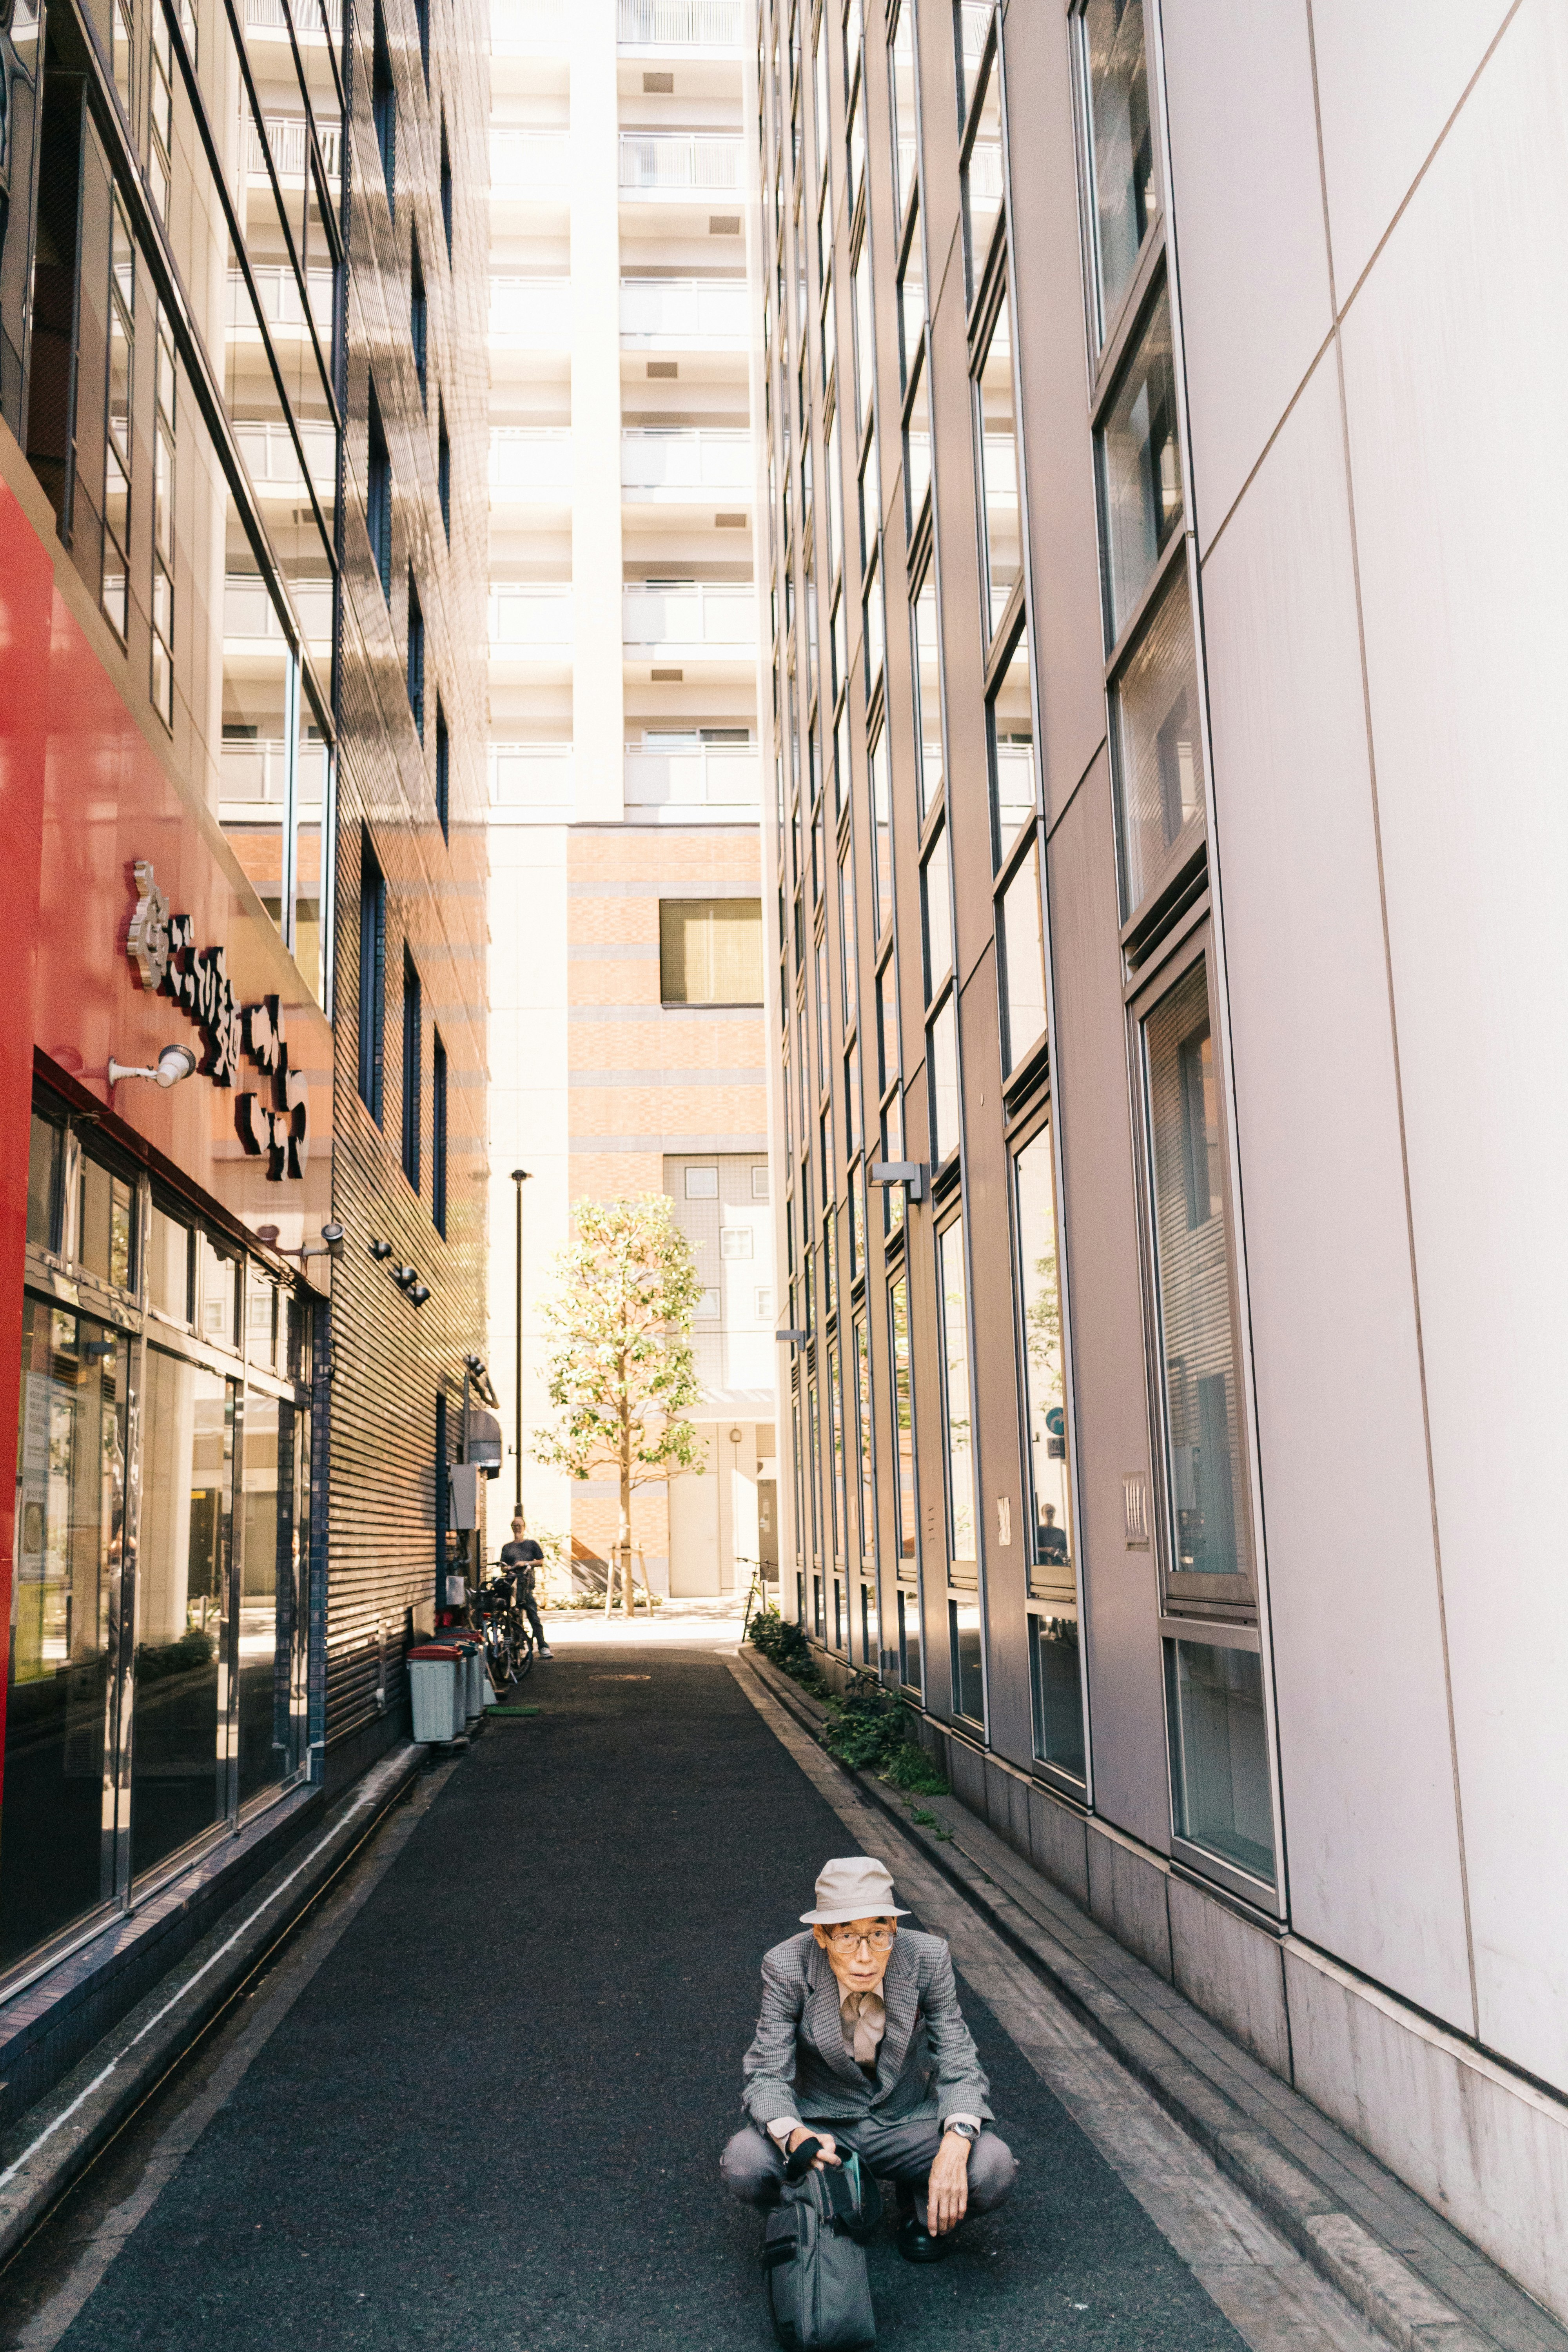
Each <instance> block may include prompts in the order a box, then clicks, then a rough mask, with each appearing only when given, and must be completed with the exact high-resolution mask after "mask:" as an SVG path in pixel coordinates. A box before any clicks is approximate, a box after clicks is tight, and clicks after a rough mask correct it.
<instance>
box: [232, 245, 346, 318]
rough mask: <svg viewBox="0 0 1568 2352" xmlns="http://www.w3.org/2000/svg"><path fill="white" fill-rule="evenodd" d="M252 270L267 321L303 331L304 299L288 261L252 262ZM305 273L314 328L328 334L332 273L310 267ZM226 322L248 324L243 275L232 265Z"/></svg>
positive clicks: (247, 301) (247, 300)
mask: <svg viewBox="0 0 1568 2352" xmlns="http://www.w3.org/2000/svg"><path fill="white" fill-rule="evenodd" d="M251 274H252V276H253V277H254V278H255V279H256V290H257V292H258V294H259V296H260V297H261V315H262V317H263V318H264V319H265V320H266V321H267V323H268V326H269V327H284V328H294V329H297V330H300V331H303V328H304V325H305V300H304V297H303V295H302V294H301V293H300V281H299V279H298V278H296V277H295V275H294V272H293V270H292V269H291V268H289V265H288V263H287V262H276V261H263V262H259V263H253V264H252V265H251ZM305 275H306V279H307V281H308V283H309V286H310V312H311V316H312V317H313V318H314V320H315V322H316V329H317V331H318V333H320V334H321V335H328V336H330V335H331V331H332V273H331V270H330V269H310V270H307V271H306V273H305ZM228 324H229V325H230V326H231V327H245V326H248V325H249V324H250V297H249V295H248V294H247V292H246V290H245V279H244V278H243V277H242V276H241V275H240V273H239V271H238V270H237V269H231V270H230V271H229V273H228Z"/></svg>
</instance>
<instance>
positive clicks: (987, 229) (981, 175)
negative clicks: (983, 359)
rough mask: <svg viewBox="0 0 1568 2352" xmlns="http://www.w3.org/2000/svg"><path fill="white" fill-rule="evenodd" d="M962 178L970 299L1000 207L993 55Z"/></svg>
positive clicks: (997, 79)
mask: <svg viewBox="0 0 1568 2352" xmlns="http://www.w3.org/2000/svg"><path fill="white" fill-rule="evenodd" d="M1001 210H1002V79H1001V76H1000V74H999V73H998V71H997V69H996V64H995V60H994V58H993V60H992V64H991V68H990V70H989V72H988V73H987V74H986V77H985V88H984V92H983V94H982V96H981V99H980V102H979V114H978V118H977V121H976V123H975V131H974V137H973V142H972V143H971V145H970V149H969V153H968V155H967V157H966V159H965V162H964V165H963V260H964V270H965V274H966V278H967V284H968V295H969V299H970V300H971V301H972V302H973V299H974V295H975V289H977V287H978V286H979V284H980V280H981V278H982V277H983V276H984V269H985V259H986V256H987V255H988V253H989V252H990V250H991V239H992V236H993V235H994V231H995V227H996V222H997V218H998V216H999V215H1000V213H1001Z"/></svg>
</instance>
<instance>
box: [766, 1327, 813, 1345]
mask: <svg viewBox="0 0 1568 2352" xmlns="http://www.w3.org/2000/svg"><path fill="white" fill-rule="evenodd" d="M773 1338H774V1339H776V1340H777V1341H778V1343H779V1345H780V1347H781V1348H804V1347H805V1344H806V1342H807V1340H808V1339H810V1338H811V1334H810V1332H809V1331H775V1332H774V1333H773Z"/></svg>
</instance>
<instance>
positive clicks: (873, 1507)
mask: <svg viewBox="0 0 1568 2352" xmlns="http://www.w3.org/2000/svg"><path fill="white" fill-rule="evenodd" d="M855 1428H856V1438H857V1446H858V1454H859V1462H860V1557H861V1560H862V1563H863V1565H864V1566H865V1567H867V1568H868V1569H871V1570H875V1568H876V1565H877V1496H876V1486H875V1478H876V1438H875V1434H874V1428H875V1424H874V1420H873V1414H872V1405H871V1349H870V1340H869V1337H868V1332H867V1327H866V1318H865V1317H864V1316H863V1315H862V1316H859V1317H858V1318H857V1319H856V1324H855ZM874 1605H875V1601H874V1598H873V1606H874ZM874 1661H875V1645H874V1644H873V1646H872V1647H871V1648H869V1649H868V1651H867V1653H866V1663H867V1664H868V1665H870V1664H873V1663H874Z"/></svg>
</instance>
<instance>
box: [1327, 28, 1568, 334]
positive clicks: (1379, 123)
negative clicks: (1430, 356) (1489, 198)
mask: <svg viewBox="0 0 1568 2352" xmlns="http://www.w3.org/2000/svg"><path fill="white" fill-rule="evenodd" d="M1551 5H1552V0H1525V12H1526V13H1528V11H1529V10H1530V8H1531V7H1532V6H1541V7H1550V6H1551ZM1507 14H1508V0H1439V5H1436V6H1435V5H1433V0H1377V5H1376V6H1375V7H1373V8H1369V7H1368V6H1367V5H1365V0H1313V5H1312V38H1313V44H1314V47H1315V50H1316V55H1317V65H1318V100H1319V105H1320V108H1321V115H1322V126H1323V176H1324V179H1325V181H1326V182H1327V184H1328V193H1329V231H1330V235H1331V239H1332V244H1333V261H1334V287H1335V291H1336V292H1337V294H1338V296H1339V299H1340V300H1341V302H1344V301H1346V300H1347V299H1349V297H1350V294H1351V291H1352V288H1353V287H1354V285H1355V282H1356V280H1357V278H1359V277H1360V276H1361V274H1362V271H1363V269H1364V268H1366V265H1367V263H1368V262H1369V261H1370V260H1371V259H1372V257H1373V252H1374V251H1375V250H1376V247H1377V242H1378V239H1379V238H1380V237H1381V236H1383V235H1384V231H1385V230H1386V229H1387V227H1388V225H1389V223H1390V221H1391V220H1392V219H1393V218H1394V214H1395V213H1396V212H1397V211H1398V209H1399V207H1400V205H1401V204H1402V203H1403V202H1404V200H1405V195H1406V194H1408V192H1409V189H1410V184H1411V183H1412V181H1413V180H1414V179H1415V174H1416V173H1417V172H1419V170H1420V169H1421V166H1422V164H1423V163H1425V162H1426V158H1427V156H1428V155H1429V154H1430V153H1431V152H1432V147H1433V144H1434V142H1435V141H1436V138H1437V136H1438V133H1439V132H1440V131H1441V130H1442V128H1443V125H1444V123H1445V122H1447V120H1448V117H1449V115H1450V114H1452V112H1453V110H1454V109H1455V107H1456V106H1458V102H1459V100H1460V98H1461V97H1462V96H1463V94H1464V89H1465V85H1466V83H1467V82H1468V80H1469V79H1470V77H1471V75H1472V74H1473V73H1474V72H1475V70H1476V68H1477V67H1478V66H1479V63H1480V61H1481V59H1482V58H1483V57H1484V56H1485V55H1486V51H1487V44H1488V43H1489V41H1490V40H1491V39H1492V38H1493V37H1494V36H1495V35H1496V32H1497V29H1498V26H1500V24H1501V23H1502V20H1503V18H1504V16H1506V15H1507Z"/></svg>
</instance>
